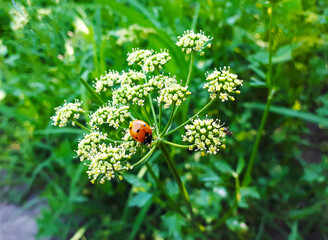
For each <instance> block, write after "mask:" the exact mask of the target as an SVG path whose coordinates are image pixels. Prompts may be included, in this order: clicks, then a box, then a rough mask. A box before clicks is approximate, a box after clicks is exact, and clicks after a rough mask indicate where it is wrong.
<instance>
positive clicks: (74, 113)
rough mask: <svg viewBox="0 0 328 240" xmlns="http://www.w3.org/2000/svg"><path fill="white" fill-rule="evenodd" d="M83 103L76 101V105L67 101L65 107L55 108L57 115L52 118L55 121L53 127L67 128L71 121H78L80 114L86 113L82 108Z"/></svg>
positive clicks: (73, 123)
mask: <svg viewBox="0 0 328 240" xmlns="http://www.w3.org/2000/svg"><path fill="white" fill-rule="evenodd" d="M81 104H82V102H80V101H79V100H77V99H76V100H75V102H74V103H67V102H66V101H65V103H64V105H63V106H60V107H57V108H55V110H56V114H55V115H54V116H52V117H51V119H52V120H53V121H54V122H53V123H52V125H54V126H57V125H59V127H65V126H66V125H67V123H68V121H69V120H73V119H78V118H79V117H80V114H81V113H83V112H84V110H83V109H82V108H81ZM72 125H73V126H74V125H75V122H74V121H73V122H72Z"/></svg>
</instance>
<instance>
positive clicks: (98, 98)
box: [80, 78, 104, 105]
mask: <svg viewBox="0 0 328 240" xmlns="http://www.w3.org/2000/svg"><path fill="white" fill-rule="evenodd" d="M80 81H81V82H82V84H83V85H84V86H85V87H86V89H87V90H88V91H89V92H90V93H91V95H92V96H93V97H94V98H95V100H97V101H98V103H99V104H100V105H104V101H103V100H102V99H101V98H100V97H99V95H98V94H97V93H95V91H94V90H93V88H92V87H90V85H89V84H88V83H87V81H85V80H84V79H83V78H80Z"/></svg>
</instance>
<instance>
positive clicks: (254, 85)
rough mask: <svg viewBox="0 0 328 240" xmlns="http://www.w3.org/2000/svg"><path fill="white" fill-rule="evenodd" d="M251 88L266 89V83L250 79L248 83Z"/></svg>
mask: <svg viewBox="0 0 328 240" xmlns="http://www.w3.org/2000/svg"><path fill="white" fill-rule="evenodd" d="M249 85H250V86H251V87H258V88H260V87H266V82H263V81H261V80H259V79H257V78H255V77H251V82H250V83H249Z"/></svg>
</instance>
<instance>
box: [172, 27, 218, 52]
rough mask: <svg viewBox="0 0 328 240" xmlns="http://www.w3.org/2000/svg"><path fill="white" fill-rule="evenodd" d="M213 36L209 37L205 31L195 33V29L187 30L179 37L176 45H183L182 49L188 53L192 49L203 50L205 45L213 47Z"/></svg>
mask: <svg viewBox="0 0 328 240" xmlns="http://www.w3.org/2000/svg"><path fill="white" fill-rule="evenodd" d="M212 39H213V38H211V37H207V36H205V35H204V32H203V31H200V32H199V33H194V31H193V30H187V31H185V32H184V33H183V36H182V37H181V36H179V37H178V41H177V42H176V45H178V46H179V47H182V51H185V52H186V53H187V54H189V53H191V52H192V51H197V52H201V53H202V51H203V49H204V48H205V47H211V44H210V41H211V40H212Z"/></svg>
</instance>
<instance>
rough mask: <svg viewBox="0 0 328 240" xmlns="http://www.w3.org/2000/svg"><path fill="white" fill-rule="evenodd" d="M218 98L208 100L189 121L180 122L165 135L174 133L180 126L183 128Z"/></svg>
mask: <svg viewBox="0 0 328 240" xmlns="http://www.w3.org/2000/svg"><path fill="white" fill-rule="evenodd" d="M216 99H217V98H214V99H212V100H211V101H210V102H208V103H207V104H206V105H205V106H204V107H203V108H202V109H201V110H199V111H198V112H197V113H196V114H195V115H194V116H192V117H191V118H189V119H188V120H187V121H185V122H184V123H182V124H180V125H179V126H178V127H176V128H175V129H173V130H171V131H169V132H168V133H166V134H165V135H164V136H165V137H166V136H168V135H170V134H172V133H174V132H175V131H177V130H179V129H180V128H182V127H183V126H185V125H186V124H188V123H189V122H191V120H193V119H194V118H196V117H197V116H198V115H200V114H202V113H203V112H204V111H205V110H207V109H208V108H209V107H210V106H211V105H212V104H213V103H214V102H215V101H216Z"/></svg>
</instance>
